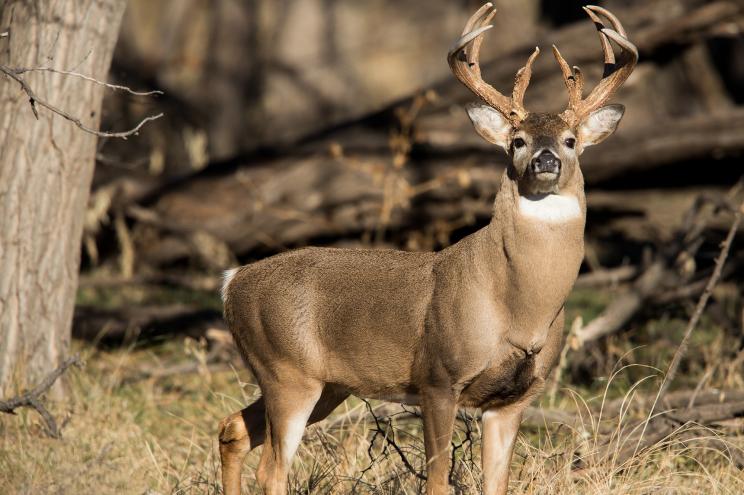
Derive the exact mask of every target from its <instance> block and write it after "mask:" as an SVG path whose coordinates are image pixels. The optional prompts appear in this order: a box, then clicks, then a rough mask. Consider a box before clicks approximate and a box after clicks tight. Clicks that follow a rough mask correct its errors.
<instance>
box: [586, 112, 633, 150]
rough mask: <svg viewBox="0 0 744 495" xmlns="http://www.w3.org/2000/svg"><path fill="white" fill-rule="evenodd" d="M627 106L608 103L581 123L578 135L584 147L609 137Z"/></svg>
mask: <svg viewBox="0 0 744 495" xmlns="http://www.w3.org/2000/svg"><path fill="white" fill-rule="evenodd" d="M624 113H625V107H624V106H622V105H607V106H606V107H602V108H600V109H598V110H595V111H593V112H592V113H591V114H589V116H588V117H587V118H586V119H584V121H583V122H581V124H579V129H578V131H579V132H578V137H579V143H581V146H582V148H586V147H587V146H592V145H595V144H599V143H601V142H602V141H604V140H605V139H607V138H608V137H609V136H610V135H611V134H612V133H613V132H615V129H617V125H618V124H619V123H620V119H621V118H623V114H624Z"/></svg>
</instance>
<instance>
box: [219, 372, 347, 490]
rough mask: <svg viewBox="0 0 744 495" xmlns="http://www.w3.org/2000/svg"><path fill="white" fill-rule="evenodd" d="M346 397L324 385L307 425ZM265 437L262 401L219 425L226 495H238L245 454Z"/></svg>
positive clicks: (234, 414) (331, 410) (318, 418)
mask: <svg viewBox="0 0 744 495" xmlns="http://www.w3.org/2000/svg"><path fill="white" fill-rule="evenodd" d="M348 396H349V393H348V392H346V391H345V390H344V389H341V388H338V387H334V386H332V385H326V386H325V387H324V388H323V393H322V394H321V396H320V399H319V400H318V403H317V404H315V407H314V408H313V412H312V414H310V419H309V420H308V425H311V424H313V423H317V422H318V421H322V420H323V419H325V418H326V417H327V416H328V415H329V414H331V412H333V410H334V409H336V407H338V405H339V404H341V403H342V402H343V401H344V400H346V398H347V397H348ZM265 436H266V405H265V401H264V398H263V397H261V398H259V399H258V400H257V401H256V402H254V403H253V404H251V405H250V406H248V407H246V408H245V409H243V410H242V411H238V412H236V413H233V414H231V415H230V416H228V417H226V418H225V419H223V420H222V421H220V428H219V440H220V461H221V463H222V486H223V489H224V493H225V495H240V471H241V467H242V464H243V460H244V459H245V456H246V454H247V453H248V452H249V451H250V450H253V449H255V448H256V447H258V446H259V445H262V444H263V443H264V439H265Z"/></svg>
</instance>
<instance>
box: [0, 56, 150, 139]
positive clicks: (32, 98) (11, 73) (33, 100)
mask: <svg viewBox="0 0 744 495" xmlns="http://www.w3.org/2000/svg"><path fill="white" fill-rule="evenodd" d="M17 70H21V71H25V72H27V71H28V69H11V68H9V67H6V66H4V65H0V72H2V73H3V74H5V75H6V76H8V77H10V78H11V79H13V80H15V81H16V82H17V83H18V84H20V85H21V89H23V91H24V92H25V93H26V94H27V95H28V99H29V103H30V105H31V111H32V112H34V117H36V118H37V119H38V118H39V112H38V110H37V109H36V104H37V103H38V104H39V105H41V106H42V107H44V108H46V109H47V110H50V111H52V112H54V113H56V114H57V115H59V116H61V117H64V118H65V119H67V120H69V121H70V122H72V123H73V124H75V125H76V126H78V127H79V128H80V129H82V130H83V131H85V132H87V133H89V134H93V135H95V136H98V137H113V138H121V139H127V138H128V137H129V136H132V135H136V134H137V133H138V132H139V130H140V129H141V128H142V126H143V125H145V124H146V123H147V122H149V121H151V120H156V119H159V118H160V117H162V116H163V113H159V114H157V115H151V116H149V117H146V118H144V119H142V121H141V122H140V123H139V124H137V125H136V126H135V127H134V128H132V129H130V130H128V131H121V132H108V131H98V130H96V129H92V128H90V127H88V126H86V125H85V124H83V122H82V121H81V120H80V119H78V118H77V117H73V116H72V115H70V114H69V113H67V112H65V111H64V110H61V109H59V108H57V107H55V106H54V105H52V104H51V103H48V102H47V101H45V100H43V99H41V98H39V97H38V96H36V93H34V90H33V89H32V88H31V86H29V85H28V83H27V82H26V81H25V79H23V78H22V77H21V76H20V75H19V73H18V72H17ZM21 73H22V72H21ZM95 82H99V81H95Z"/></svg>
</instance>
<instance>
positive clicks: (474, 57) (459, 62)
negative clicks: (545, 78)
mask: <svg viewBox="0 0 744 495" xmlns="http://www.w3.org/2000/svg"><path fill="white" fill-rule="evenodd" d="M495 14H496V9H495V8H494V6H493V4H492V3H491V2H488V3H486V4H485V5H484V6H483V7H481V8H480V9H478V11H477V12H476V13H475V14H473V15H472V16H471V17H470V19H468V22H467V23H466V24H465V29H464V30H463V32H462V35H461V37H460V38H459V39H458V40H457V41H456V42H455V44H454V45H453V47H452V48H451V49H450V51H449V53H448V54H447V62H448V63H449V66H450V68H451V69H452V72H453V73H454V75H455V77H457V79H458V80H459V81H460V82H462V83H463V84H464V85H465V86H466V87H467V88H468V89H470V91H472V92H473V93H474V94H475V95H476V96H478V97H479V98H480V99H482V100H483V101H484V102H486V103H487V104H488V105H490V106H492V107H493V108H495V109H496V110H498V111H499V112H501V113H502V114H503V115H504V116H505V117H507V118H509V119H510V120H511V121H512V122H513V123H514V124H518V123H519V122H521V121H522V120H524V119H525V118H526V117H527V115H528V113H529V112H527V110H526V109H525V108H524V94H525V92H526V90H527V86H528V85H529V84H530V77H531V76H532V63H533V62H534V61H535V58H537V55H538V54H539V53H540V49H539V48H535V51H534V52H533V53H532V55H530V57H529V59H528V60H527V63H526V64H525V66H524V67H522V68H521V69H520V70H519V71H518V72H517V75H516V78H515V81H514V89H513V90H512V96H511V98H510V97H508V96H504V95H503V94H501V93H500V92H499V91H498V90H497V89H495V88H494V87H493V86H491V85H490V84H488V83H486V82H485V81H484V80H483V79H482V77H481V69H480V62H479V56H480V47H481V43H483V34H484V33H485V32H486V31H488V30H489V29H491V28H492V27H493V26H492V25H489V24H488V23H489V22H490V21H491V19H493V16H494V15H495Z"/></svg>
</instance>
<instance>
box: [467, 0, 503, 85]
mask: <svg viewBox="0 0 744 495" xmlns="http://www.w3.org/2000/svg"><path fill="white" fill-rule="evenodd" d="M486 5H487V4H486ZM484 7H485V5H484ZM495 15H496V9H492V10H491V11H490V12H489V13H488V14H487V15H486V16H484V17H483V18H482V19H481V22H480V25H481V26H488V29H491V27H493V26H491V25H489V24H488V23H489V22H491V19H493V16H495ZM484 38H485V36H478V37H476V38H475V39H474V40H473V43H472V44H471V45H470V50H468V54H467V58H468V65H470V67H471V68H472V69H473V72H475V73H476V74H477V75H478V77H480V75H481V70H480V64H479V63H478V60H479V57H480V48H481V44H482V43H483V39H484Z"/></svg>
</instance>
